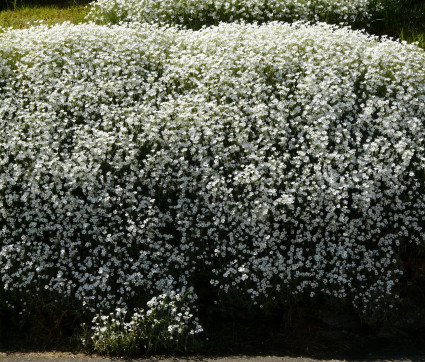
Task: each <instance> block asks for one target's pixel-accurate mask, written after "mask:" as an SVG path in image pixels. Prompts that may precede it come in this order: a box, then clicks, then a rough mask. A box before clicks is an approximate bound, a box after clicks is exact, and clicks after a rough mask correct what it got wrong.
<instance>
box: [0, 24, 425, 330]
mask: <svg viewBox="0 0 425 362" xmlns="http://www.w3.org/2000/svg"><path fill="white" fill-rule="evenodd" d="M424 62H425V55H424V53H423V51H421V50H419V49H418V48H416V47H415V46H413V45H412V46H410V45H403V44H400V43H397V42H393V41H391V40H388V39H383V40H382V41H378V40H377V39H376V38H374V37H371V36H367V35H365V34H364V33H362V32H358V31H351V30H349V29H347V28H337V27H334V26H331V25H325V24H318V25H314V26H311V25H308V24H304V23H294V24H292V25H290V24H283V23H270V24H267V25H261V26H259V25H246V24H221V25H220V26H218V27H213V28H206V29H203V30H201V31H189V30H187V31H180V30H178V29H176V28H174V27H169V28H159V27H157V26H151V25H147V24H145V25H141V24H129V25H126V26H111V27H106V26H99V25H94V24H85V25H78V26H73V25H70V24H64V25H61V26H54V27H46V26H40V27H33V28H30V29H28V30H21V31H12V30H9V31H3V32H2V33H1V34H0V122H1V123H0V290H1V293H0V296H1V295H3V296H4V298H5V300H7V301H8V305H9V308H13V307H15V308H16V307H18V304H19V303H20V304H19V305H23V304H25V303H26V302H27V301H29V300H33V299H34V298H36V297H37V296H42V295H46V294H48V295H54V296H55V298H56V300H57V303H59V304H60V303H61V298H73V299H74V300H75V301H76V302H77V303H78V304H79V305H80V306H81V307H82V308H83V309H84V310H85V311H87V312H88V313H90V314H95V313H98V312H99V310H102V311H103V313H109V312H111V311H113V310H115V308H127V309H128V310H132V309H133V308H140V307H143V306H144V305H145V304H146V302H147V301H149V300H150V299H151V298H153V297H157V296H158V295H163V294H167V295H176V294H178V295H184V294H185V293H186V292H187V291H189V290H193V293H192V294H191V295H193V298H192V299H190V302H191V304H192V306H195V305H196V304H197V302H196V296H197V294H198V295H199V294H200V293H201V289H202V288H200V287H199V285H200V282H199V280H200V276H203V278H204V279H205V280H206V281H207V283H208V285H207V286H206V287H207V288H208V289H209V290H210V291H212V292H213V295H214V297H215V299H216V301H217V302H218V303H228V304H233V305H237V306H238V308H239V307H243V306H244V307H247V308H257V307H260V308H261V307H267V306H268V305H272V304H279V303H290V302H291V300H294V298H298V299H299V298H301V299H302V298H304V299H310V298H315V297H317V296H324V297H328V298H333V299H335V300H341V301H344V302H347V303H349V304H351V305H352V306H353V308H355V309H356V310H357V311H358V313H359V314H360V315H364V316H365V315H373V313H375V312H376V311H377V310H381V309H382V310H386V309H388V308H391V305H392V304H393V303H394V299H395V298H396V297H397V293H396V291H397V284H398V280H399V278H400V276H401V275H402V273H403V265H402V262H401V260H400V258H399V251H400V250H401V248H403V246H404V245H408V244H409V245H416V246H417V247H418V248H420V247H423V239H424V233H423V228H424V214H425V194H424V187H425V174H424V171H425V170H424V166H425V158H424V157H425V149H424V139H425V129H424V127H423V123H424V119H425V69H424V67H423V65H424ZM173 293H174V294H173ZM198 307H199V309H201V308H202V305H199V303H198ZM193 310H196V309H193ZM167 328H168V327H167ZM195 330H196V329H195ZM198 330H199V329H198Z"/></svg>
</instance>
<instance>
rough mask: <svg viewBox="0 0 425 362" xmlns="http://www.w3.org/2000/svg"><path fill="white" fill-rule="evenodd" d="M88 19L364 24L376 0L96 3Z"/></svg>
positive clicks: (199, 23)
mask: <svg viewBox="0 0 425 362" xmlns="http://www.w3.org/2000/svg"><path fill="white" fill-rule="evenodd" d="M91 5H92V7H91V11H90V17H91V18H95V19H97V20H99V21H101V22H106V23H111V22H112V23H118V22H120V21H126V22H129V21H130V22H155V23H160V24H171V25H173V24H180V25H186V26H188V27H189V28H191V29H193V28H200V27H201V26H203V25H212V24H215V25H217V24H218V23H220V22H232V21H237V20H244V21H248V22H252V21H257V22H266V21H273V20H275V21H277V20H279V21H287V22H293V21H297V20H298V21H299V20H305V21H306V20H307V21H327V22H333V23H339V22H343V23H345V24H357V25H360V24H361V25H367V24H368V22H369V21H370V20H371V18H372V17H373V14H375V13H376V12H377V11H378V9H381V7H382V5H381V4H380V2H379V1H376V0H309V1H305V0H96V1H94V2H93V3H92V4H91Z"/></svg>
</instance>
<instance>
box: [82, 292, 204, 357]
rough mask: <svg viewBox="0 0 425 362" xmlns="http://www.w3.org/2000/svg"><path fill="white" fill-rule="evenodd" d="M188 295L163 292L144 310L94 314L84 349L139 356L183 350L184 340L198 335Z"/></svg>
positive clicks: (197, 327)
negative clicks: (144, 353)
mask: <svg viewBox="0 0 425 362" xmlns="http://www.w3.org/2000/svg"><path fill="white" fill-rule="evenodd" d="M188 297H190V294H189V293H186V294H184V295H180V294H178V293H174V292H171V293H167V294H162V295H159V296H157V297H153V298H152V299H151V300H150V301H148V302H147V310H146V311H145V310H143V309H137V310H135V311H134V312H133V313H129V312H128V311H127V310H125V309H121V308H117V309H116V310H115V311H114V312H111V313H109V314H107V315H102V314H97V315H96V316H95V317H94V319H93V321H92V326H91V331H89V332H88V333H87V337H88V338H87V339H86V340H84V341H83V343H84V345H85V346H86V348H88V349H89V350H93V351H95V352H98V353H102V354H108V355H121V356H123V355H125V356H130V355H140V353H142V352H159V351H176V350H179V349H180V350H184V348H185V347H186V346H187V345H188V339H191V338H193V337H194V336H195V335H197V334H199V333H201V332H202V327H201V325H200V324H199V321H198V319H197V318H196V317H195V316H194V315H193V314H192V312H191V303H190V301H189V303H187V302H188V301H187V298H188Z"/></svg>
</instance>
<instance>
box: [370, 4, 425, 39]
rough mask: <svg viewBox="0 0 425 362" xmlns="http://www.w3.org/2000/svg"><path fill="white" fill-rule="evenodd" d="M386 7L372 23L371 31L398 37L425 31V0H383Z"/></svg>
mask: <svg viewBox="0 0 425 362" xmlns="http://www.w3.org/2000/svg"><path fill="white" fill-rule="evenodd" d="M383 4H384V7H385V9H384V10H383V11H382V12H381V13H380V14H378V16H377V17H376V20H375V21H374V22H373V23H372V24H371V28H370V32H372V33H374V34H376V35H388V36H391V37H396V38H398V37H399V36H400V33H401V32H403V33H404V36H405V37H409V36H414V35H417V34H419V33H423V32H425V0H383Z"/></svg>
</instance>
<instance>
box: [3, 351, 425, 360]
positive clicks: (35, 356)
mask: <svg viewBox="0 0 425 362" xmlns="http://www.w3.org/2000/svg"><path fill="white" fill-rule="evenodd" d="M0 361H5V362H43V361H46V362H50V361H55V362H123V361H126V362H149V361H162V362H226V361H229V362H243V361H248V362H343V361H347V362H357V361H358V362H362V361H365V362H366V361H368V362H372V361H373V362H384V361H391V362H396V361H397V362H399V361H400V362H405V361H406V362H407V361H418V362H425V356H410V357H368V358H347V359H327V358H320V359H314V358H304V357H289V356H288V357H285V356H245V355H240V356H226V357H223V356H220V357H203V356H193V357H161V356H159V357H151V358H147V359H143V358H142V359H127V358H108V357H100V356H87V355H84V354H81V353H77V354H73V353H64V352H43V353H35V352H30V353H5V352H0Z"/></svg>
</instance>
